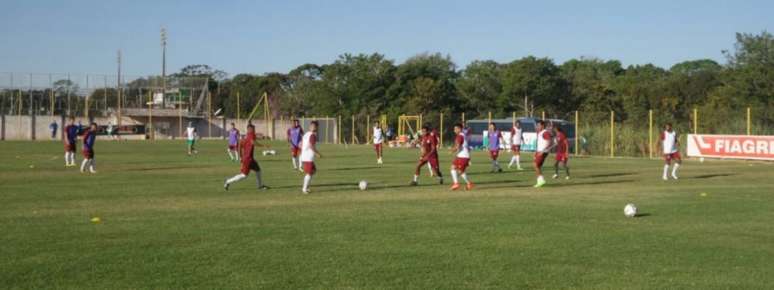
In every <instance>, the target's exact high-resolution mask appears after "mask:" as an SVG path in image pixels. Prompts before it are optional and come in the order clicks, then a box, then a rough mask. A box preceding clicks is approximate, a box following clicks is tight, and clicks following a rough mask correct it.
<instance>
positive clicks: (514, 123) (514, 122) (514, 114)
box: [511, 111, 577, 127]
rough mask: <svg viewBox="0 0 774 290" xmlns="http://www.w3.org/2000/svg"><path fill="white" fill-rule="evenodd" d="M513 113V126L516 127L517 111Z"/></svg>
mask: <svg viewBox="0 0 774 290" xmlns="http://www.w3.org/2000/svg"><path fill="white" fill-rule="evenodd" d="M576 113H577V111H576ZM511 114H512V116H511V126H512V127H516V111H513V112H512V113H511ZM576 115H577V114H576Z"/></svg>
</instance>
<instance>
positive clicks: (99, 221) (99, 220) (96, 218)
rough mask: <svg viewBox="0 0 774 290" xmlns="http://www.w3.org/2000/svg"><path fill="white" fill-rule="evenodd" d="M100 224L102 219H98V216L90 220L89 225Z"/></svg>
mask: <svg viewBox="0 0 774 290" xmlns="http://www.w3.org/2000/svg"><path fill="white" fill-rule="evenodd" d="M101 222H102V219H101V218H99V217H98V216H95V217H93V218H91V223H93V224H98V223H101Z"/></svg>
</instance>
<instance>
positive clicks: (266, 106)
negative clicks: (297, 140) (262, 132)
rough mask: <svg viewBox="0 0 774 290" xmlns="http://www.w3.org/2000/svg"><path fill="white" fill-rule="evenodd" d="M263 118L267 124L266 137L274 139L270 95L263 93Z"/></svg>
mask: <svg viewBox="0 0 774 290" xmlns="http://www.w3.org/2000/svg"><path fill="white" fill-rule="evenodd" d="M263 118H264V122H266V135H267V136H269V138H271V139H274V132H273V131H272V130H271V127H272V124H271V123H272V120H271V112H269V94H268V93H266V92H263Z"/></svg>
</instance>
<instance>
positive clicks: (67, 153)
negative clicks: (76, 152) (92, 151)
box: [64, 152, 70, 165]
mask: <svg viewBox="0 0 774 290" xmlns="http://www.w3.org/2000/svg"><path fill="white" fill-rule="evenodd" d="M64 157H65V165H70V152H65V156H64Z"/></svg>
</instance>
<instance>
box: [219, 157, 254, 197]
mask: <svg viewBox="0 0 774 290" xmlns="http://www.w3.org/2000/svg"><path fill="white" fill-rule="evenodd" d="M248 174H250V162H249V161H248V162H244V161H242V167H241V168H240V169H239V174H237V175H234V176H233V177H231V178H229V179H226V181H225V182H223V189H225V190H228V187H229V186H230V185H231V184H232V183H234V182H238V181H240V180H242V179H245V178H247V175H248Z"/></svg>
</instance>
